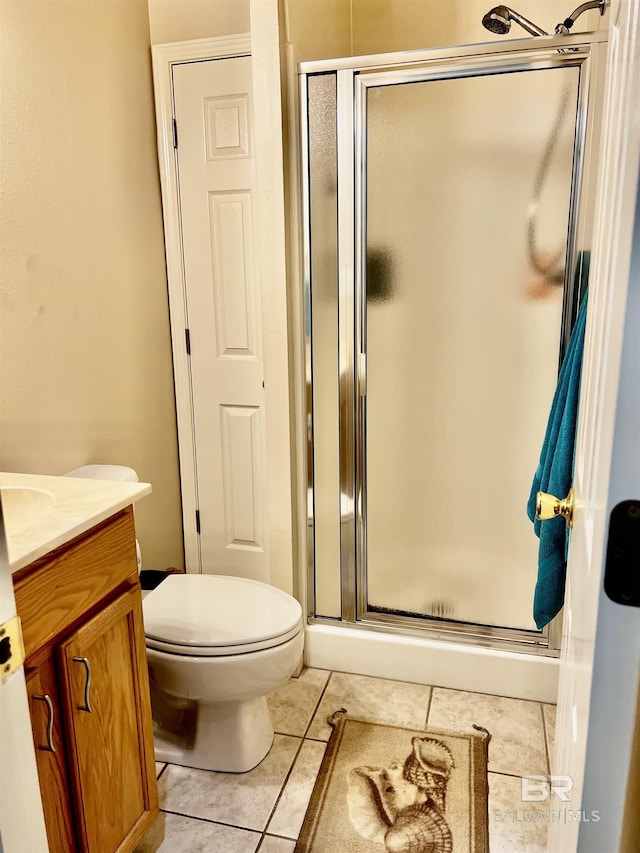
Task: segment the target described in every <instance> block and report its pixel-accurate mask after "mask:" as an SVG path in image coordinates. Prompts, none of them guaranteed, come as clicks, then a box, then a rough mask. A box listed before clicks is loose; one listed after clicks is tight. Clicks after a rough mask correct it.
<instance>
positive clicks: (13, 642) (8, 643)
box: [0, 616, 24, 681]
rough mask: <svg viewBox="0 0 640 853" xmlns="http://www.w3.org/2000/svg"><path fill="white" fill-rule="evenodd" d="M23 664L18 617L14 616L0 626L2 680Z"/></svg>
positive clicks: (22, 645)
mask: <svg viewBox="0 0 640 853" xmlns="http://www.w3.org/2000/svg"><path fill="white" fill-rule="evenodd" d="M23 663H24V643H23V641H22V628H21V627H20V617H19V616H14V617H13V619H9V620H8V621H7V622H3V624H2V625H0V672H1V673H2V680H3V681H4V680H5V679H6V678H8V677H9V676H10V675H11V673H12V672H13V671H14V670H15V669H18V667H19V666H22V664H23Z"/></svg>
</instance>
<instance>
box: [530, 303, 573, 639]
mask: <svg viewBox="0 0 640 853" xmlns="http://www.w3.org/2000/svg"><path fill="white" fill-rule="evenodd" d="M586 316H587V297H586V294H585V296H584V298H583V300H582V305H581V306H580V311H579V312H578V317H577V319H576V323H575V326H574V327H573V332H572V333H571V339H570V341H569V346H568V348H567V352H566V355H565V357H564V361H563V362H562V368H561V369H560V375H559V377H558V386H557V388H556V393H555V395H554V398H553V403H552V404H551V412H550V414H549V421H548V423H547V432H546V434H545V437H544V442H543V445H542V452H541V453H540V463H539V465H538V470H537V471H536V473H535V476H534V478H533V484H532V486H531V495H530V497H529V503H528V504H527V515H528V516H529V518H530V519H531V521H533V525H534V530H535V532H536V535H537V536H538V537H539V539H540V545H539V548H538V581H537V583H536V590H535V596H534V601H533V618H534V619H535V622H536V625H537V626H538V628H544V626H545V625H546V624H547V623H548V622H550V621H551V620H552V619H553V617H554V616H555V615H556V614H557V613H558V612H559V611H560V609H561V607H562V604H563V602H564V584H565V577H566V573H567V547H568V542H569V528H568V527H567V526H566V523H565V520H564V518H562V517H558V518H552V519H549V521H542V522H541V521H536V520H535V519H536V494H537V493H538V492H549V493H550V494H552V495H556V497H559V498H564V497H566V495H567V494H568V493H569V489H570V488H571V483H572V481H573V454H574V450H575V441H576V422H577V418H578V397H579V394H580V374H581V371H582V352H583V349H584V329H585V319H586Z"/></svg>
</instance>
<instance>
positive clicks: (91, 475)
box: [64, 465, 138, 483]
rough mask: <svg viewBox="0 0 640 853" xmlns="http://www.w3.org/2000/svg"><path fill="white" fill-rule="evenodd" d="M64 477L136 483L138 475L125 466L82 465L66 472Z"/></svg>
mask: <svg viewBox="0 0 640 853" xmlns="http://www.w3.org/2000/svg"><path fill="white" fill-rule="evenodd" d="M64 476H65V477H81V478H84V479H86V480H117V481H118V482H120V483H137V482H138V475H137V474H136V472H135V471H134V470H133V468H127V467H126V466H125V465H83V466H82V467H81V468H74V469H73V471H67V473H66V474H65V475H64Z"/></svg>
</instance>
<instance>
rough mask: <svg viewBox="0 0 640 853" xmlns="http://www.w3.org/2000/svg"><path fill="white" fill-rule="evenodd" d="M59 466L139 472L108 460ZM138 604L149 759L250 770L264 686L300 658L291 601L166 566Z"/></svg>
mask: <svg viewBox="0 0 640 853" xmlns="http://www.w3.org/2000/svg"><path fill="white" fill-rule="evenodd" d="M114 469H115V470H114ZM65 476H73V477H88V478H91V479H101V480H113V479H119V480H124V479H129V480H133V481H137V479H138V478H137V475H136V473H135V471H133V469H131V468H126V469H124V470H123V466H113V465H90V466H85V467H84V468H78V469H75V470H74V471H70V472H69V473H68V474H67V475H65ZM142 609H143V615H144V626H145V642H146V647H147V662H148V666H149V682H150V688H151V709H152V713H153V728H154V743H155V752H156V760H157V761H168V762H170V763H172V764H181V765H184V766H187V767H196V768H199V769H202V770H219V771H225V772H232V773H243V772H245V771H247V770H251V769H252V768H253V767H255V766H256V765H257V764H259V763H260V762H261V761H262V759H263V758H264V757H265V756H266V755H267V753H268V752H269V750H270V748H271V745H272V743H273V737H274V732H273V725H272V723H271V717H270V714H269V708H268V705H267V695H268V694H269V693H270V692H271V691H272V690H275V689H276V688H278V687H280V686H281V685H283V684H285V683H286V682H287V681H288V680H289V678H290V677H291V676H292V675H293V673H294V672H295V671H296V669H297V668H298V666H299V664H300V661H301V658H302V652H303V646H304V626H303V616H302V608H301V606H300V604H299V602H298V601H296V599H295V598H293V597H292V596H290V595H288V593H286V592H283V591H282V590H280V589H278V588H277V587H274V586H270V585H269V584H265V583H261V582H259V581H255V580H251V579H248V578H239V577H229V576H226V575H215V574H205V575H194V574H186V575H185V574H175V575H168V576H167V578H166V579H165V580H163V581H162V583H161V584H160V585H159V586H158V587H156V589H154V590H152V591H151V592H150V593H148V594H147V595H146V597H145V598H144V601H143V603H142Z"/></svg>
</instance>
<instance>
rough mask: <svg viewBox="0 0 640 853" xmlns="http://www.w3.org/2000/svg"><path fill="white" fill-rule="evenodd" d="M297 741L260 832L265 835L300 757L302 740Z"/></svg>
mask: <svg viewBox="0 0 640 853" xmlns="http://www.w3.org/2000/svg"><path fill="white" fill-rule="evenodd" d="M289 737H291V735H289ZM299 740H300V743H299V744H298V748H297V750H296V754H295V755H294V756H293V761H292V762H291V767H289V770H288V771H287V774H286V776H285V777H284V780H283V782H282V785H281V786H280V790H279V792H278V796H277V797H276V801H275V803H274V804H273V808H272V809H271V811H270V812H269V817H268V818H267V822H266V823H265V825H264V828H263V830H262V832H263V833H265V834H266V832H267V829H268V828H269V824H270V823H271V820H272V818H273V816H274V814H275V813H276V809H277V808H278V804H279V802H280V800H281V799H282V794H283V793H284V789H285V788H286V787H287V782H288V781H289V779H290V778H291V774H292V773H293V768H294V767H295V766H296V761H297V760H298V756H299V755H300V751H301V750H302V745H303V744H304V738H300V739H299Z"/></svg>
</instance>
